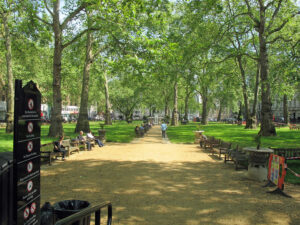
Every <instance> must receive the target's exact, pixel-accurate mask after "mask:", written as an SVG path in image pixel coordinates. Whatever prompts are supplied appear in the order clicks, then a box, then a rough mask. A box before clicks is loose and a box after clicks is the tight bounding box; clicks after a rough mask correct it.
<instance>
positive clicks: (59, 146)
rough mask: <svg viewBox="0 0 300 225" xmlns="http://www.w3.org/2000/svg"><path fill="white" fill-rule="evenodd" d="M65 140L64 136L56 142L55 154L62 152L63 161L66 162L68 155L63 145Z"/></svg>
mask: <svg viewBox="0 0 300 225" xmlns="http://www.w3.org/2000/svg"><path fill="white" fill-rule="evenodd" d="M63 139H64V136H60V137H59V140H58V141H55V142H54V151H55V152H62V154H63V156H62V159H63V160H65V155H66V152H67V151H66V149H65V147H64V146H63V145H62V141H63Z"/></svg>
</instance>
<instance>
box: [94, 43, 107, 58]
mask: <svg viewBox="0 0 300 225" xmlns="http://www.w3.org/2000/svg"><path fill="white" fill-rule="evenodd" d="M108 46H109V44H105V45H104V46H102V47H101V48H99V49H98V50H97V51H96V52H95V53H94V55H93V56H92V60H94V58H95V57H97V55H99V54H100V52H102V51H103V50H104V49H106V48H108Z"/></svg>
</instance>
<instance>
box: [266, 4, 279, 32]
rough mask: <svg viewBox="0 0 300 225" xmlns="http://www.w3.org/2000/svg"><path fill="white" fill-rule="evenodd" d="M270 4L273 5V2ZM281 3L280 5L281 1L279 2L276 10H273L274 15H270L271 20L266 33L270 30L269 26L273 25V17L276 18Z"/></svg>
mask: <svg viewBox="0 0 300 225" xmlns="http://www.w3.org/2000/svg"><path fill="white" fill-rule="evenodd" d="M270 3H271V2H270ZM270 3H269V4H270ZM272 3H274V1H272ZM281 3H282V0H279V2H278V5H277V7H276V9H275V10H274V13H273V15H272V19H271V20H270V23H269V25H268V27H267V31H269V30H270V29H271V26H272V25H273V22H274V19H275V17H276V16H277V14H278V12H279V9H280V7H281ZM269 4H268V5H267V7H268V6H269Z"/></svg>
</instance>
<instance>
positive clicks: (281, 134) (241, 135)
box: [167, 123, 300, 148]
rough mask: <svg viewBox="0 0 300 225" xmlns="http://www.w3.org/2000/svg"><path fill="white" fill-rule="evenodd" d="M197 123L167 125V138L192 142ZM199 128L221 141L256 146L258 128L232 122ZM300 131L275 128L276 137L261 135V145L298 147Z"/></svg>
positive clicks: (179, 141) (299, 144) (175, 141)
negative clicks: (255, 139)
mask: <svg viewBox="0 0 300 225" xmlns="http://www.w3.org/2000/svg"><path fill="white" fill-rule="evenodd" d="M198 124H199V123H197V124H196V123H190V124H188V125H181V126H177V127H169V128H168V131H167V134H168V138H169V139H170V141H171V142H173V143H194V139H195V133H194V131H195V130H196V127H197V125H198ZM200 130H204V131H205V132H204V134H205V135H207V136H214V137H215V138H218V139H222V140H223V141H227V142H231V143H233V144H234V145H237V144H238V145H239V146H241V147H246V146H256V143H255V141H254V137H255V136H256V135H257V133H258V131H259V129H253V130H250V129H244V126H237V125H232V124H220V123H210V124H208V125H200ZM299 140H300V131H298V130H289V128H288V127H284V128H280V129H277V136H276V137H262V138H261V146H262V147H274V148H275V147H276V148H288V147H291V148H292V147H293V148H300V141H299Z"/></svg>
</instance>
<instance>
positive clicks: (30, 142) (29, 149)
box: [27, 141, 33, 152]
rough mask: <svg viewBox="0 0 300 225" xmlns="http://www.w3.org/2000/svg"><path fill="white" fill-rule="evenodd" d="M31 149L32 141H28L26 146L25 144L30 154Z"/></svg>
mask: <svg viewBox="0 0 300 225" xmlns="http://www.w3.org/2000/svg"><path fill="white" fill-rule="evenodd" d="M32 149H33V142H32V141H29V142H28V144H27V151H28V152H31V151H32Z"/></svg>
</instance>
